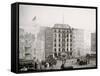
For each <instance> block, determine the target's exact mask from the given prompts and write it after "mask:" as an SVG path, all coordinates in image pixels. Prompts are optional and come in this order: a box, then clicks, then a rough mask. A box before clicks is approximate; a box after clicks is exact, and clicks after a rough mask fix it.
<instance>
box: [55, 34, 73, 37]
mask: <svg viewBox="0 0 100 76" xmlns="http://www.w3.org/2000/svg"><path fill="white" fill-rule="evenodd" d="M55 37H57V34H55ZM59 37H69V35H68V34H59ZM70 37H72V35H71V34H70Z"/></svg>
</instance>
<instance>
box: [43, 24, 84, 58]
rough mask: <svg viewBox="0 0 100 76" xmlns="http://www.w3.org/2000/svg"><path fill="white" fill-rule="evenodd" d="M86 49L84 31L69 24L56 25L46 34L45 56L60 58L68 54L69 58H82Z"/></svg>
mask: <svg viewBox="0 0 100 76" xmlns="http://www.w3.org/2000/svg"><path fill="white" fill-rule="evenodd" d="M83 48H84V31H83V30H81V29H75V28H72V27H70V26H69V25H68V24H55V25H54V26H53V27H52V28H50V27H49V28H48V29H46V32H45V55H46V57H48V56H49V55H53V57H54V58H59V57H60V56H61V55H62V54H66V57H67V58H71V57H79V56H82V52H83V51H84V50H83Z"/></svg>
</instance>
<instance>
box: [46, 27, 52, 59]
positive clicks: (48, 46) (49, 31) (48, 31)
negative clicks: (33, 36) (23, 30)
mask: <svg viewBox="0 0 100 76" xmlns="http://www.w3.org/2000/svg"><path fill="white" fill-rule="evenodd" d="M49 55H53V31H52V28H50V27H47V28H46V30H45V58H47V57H48V56H49Z"/></svg>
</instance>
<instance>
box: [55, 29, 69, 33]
mask: <svg viewBox="0 0 100 76" xmlns="http://www.w3.org/2000/svg"><path fill="white" fill-rule="evenodd" d="M54 32H62V33H65V32H71V30H70V29H69V30H61V29H55V30H54Z"/></svg>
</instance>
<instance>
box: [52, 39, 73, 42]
mask: <svg viewBox="0 0 100 76" xmlns="http://www.w3.org/2000/svg"><path fill="white" fill-rule="evenodd" d="M61 40H62V42H63V41H65V39H59V42H60V41H61ZM69 40H70V42H71V41H72V39H67V42H68V41H69ZM56 41H57V40H56V39H54V42H56Z"/></svg>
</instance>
